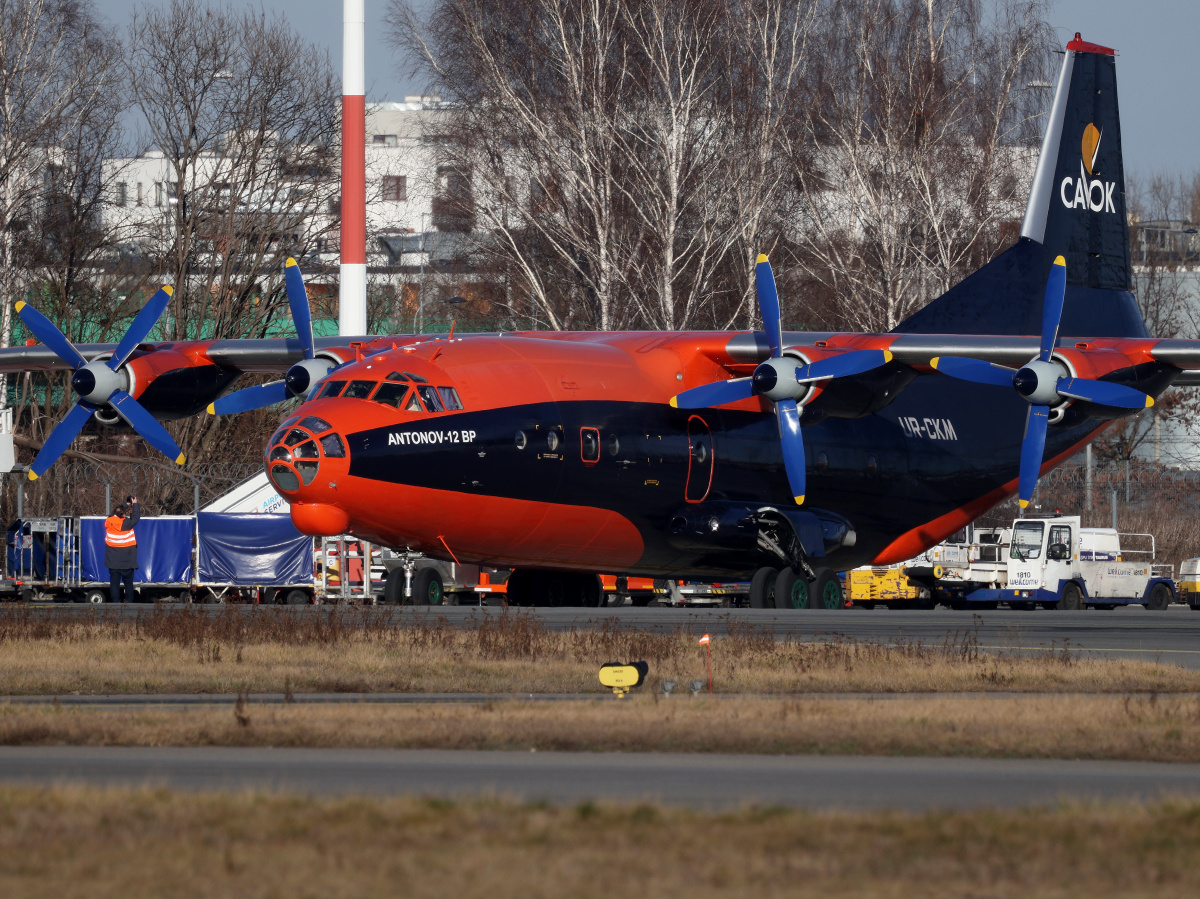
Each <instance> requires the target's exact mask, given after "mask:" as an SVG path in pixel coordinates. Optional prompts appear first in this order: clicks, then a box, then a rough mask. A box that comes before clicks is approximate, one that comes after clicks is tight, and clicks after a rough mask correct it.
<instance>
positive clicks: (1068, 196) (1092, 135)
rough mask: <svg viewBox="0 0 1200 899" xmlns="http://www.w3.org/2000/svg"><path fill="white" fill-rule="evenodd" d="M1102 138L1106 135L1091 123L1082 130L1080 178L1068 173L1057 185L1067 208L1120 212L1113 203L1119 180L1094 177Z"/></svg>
mask: <svg viewBox="0 0 1200 899" xmlns="http://www.w3.org/2000/svg"><path fill="white" fill-rule="evenodd" d="M1101 137H1103V134H1102V133H1101V132H1100V131H1099V129H1097V128H1096V126H1095V125H1093V124H1091V123H1089V124H1088V126H1087V127H1086V128H1084V129H1083V146H1082V147H1081V149H1080V155H1081V157H1082V158H1081V159H1080V162H1079V177H1078V178H1077V179H1076V178H1072V177H1071V176H1070V175H1068V176H1067V177H1065V178H1063V179H1062V184H1060V185H1059V188H1058V194H1059V196H1060V197H1062V202H1063V205H1064V206H1066V207H1067V208H1068V209H1090V210H1092V212H1112V213H1114V214H1115V213H1116V211H1117V209H1116V207H1115V206H1114V205H1113V191H1114V190H1115V189H1116V186H1117V182H1115V181H1102V180H1101V179H1099V178H1092V177H1091V176H1092V175H1094V174H1095V173H1096V172H1095V168H1096V154H1097V153H1099V152H1100V138H1101ZM1072 188H1073V189H1072Z"/></svg>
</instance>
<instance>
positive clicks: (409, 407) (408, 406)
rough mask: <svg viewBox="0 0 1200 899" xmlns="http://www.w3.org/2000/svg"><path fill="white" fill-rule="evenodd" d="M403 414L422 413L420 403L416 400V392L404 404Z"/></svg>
mask: <svg viewBox="0 0 1200 899" xmlns="http://www.w3.org/2000/svg"><path fill="white" fill-rule="evenodd" d="M404 411H405V412H424V411H425V410H424V409H422V408H421V401H420V400H419V399H417V392H416V391H415V390H414V391H413V392H412V394H411V395H410V396H409V398H408V402H407V403H405V404H404Z"/></svg>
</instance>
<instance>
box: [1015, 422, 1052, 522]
mask: <svg viewBox="0 0 1200 899" xmlns="http://www.w3.org/2000/svg"><path fill="white" fill-rule="evenodd" d="M1049 422H1050V407H1049V406H1030V407H1029V414H1028V416H1026V418H1025V437H1024V439H1022V440H1021V476H1020V479H1019V480H1018V481H1017V500H1018V501H1019V502H1020V504H1021V508H1022V509H1024V508H1025V507H1026V506H1028V505H1029V501H1030V500H1031V499H1033V491H1034V488H1036V487H1037V479H1038V472H1039V471H1040V470H1041V468H1042V454H1043V453H1044V452H1045V451H1046V427H1047V425H1048V424H1049Z"/></svg>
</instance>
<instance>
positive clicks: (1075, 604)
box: [1055, 584, 1083, 612]
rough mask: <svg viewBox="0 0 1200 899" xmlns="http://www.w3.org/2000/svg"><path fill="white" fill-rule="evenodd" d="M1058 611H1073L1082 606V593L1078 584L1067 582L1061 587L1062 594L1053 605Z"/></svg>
mask: <svg viewBox="0 0 1200 899" xmlns="http://www.w3.org/2000/svg"><path fill="white" fill-rule="evenodd" d="M1055 608H1057V609H1058V610H1059V611H1060V612H1074V611H1077V610H1079V609H1082V608H1083V594H1082V593H1081V592H1080V591H1079V585H1078V584H1067V585H1066V586H1065V587H1063V591H1062V596H1060V597H1059V599H1058V604H1057V605H1056V606H1055Z"/></svg>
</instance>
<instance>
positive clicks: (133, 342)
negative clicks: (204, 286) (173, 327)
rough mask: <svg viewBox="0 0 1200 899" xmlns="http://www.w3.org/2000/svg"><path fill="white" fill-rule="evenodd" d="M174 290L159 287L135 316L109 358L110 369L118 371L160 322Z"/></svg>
mask: <svg viewBox="0 0 1200 899" xmlns="http://www.w3.org/2000/svg"><path fill="white" fill-rule="evenodd" d="M174 292H175V291H174V290H173V289H172V288H171V287H162V288H159V290H158V291H157V292H156V293H155V294H154V296H152V297H151V298H150V302H148V303H147V304H146V305H145V306H143V307H142V310H141V312H139V313H138V314H137V315H136V316H134V319H133V324H131V325H130V326H129V330H128V331H126V332H125V336H124V337H122V338H121V342H120V343H118V344H117V348H116V349H115V350H114V351H113V354H112V357H111V358H110V359H109V360H108V367H109V368H110V369H112V370H113V371H116V370H117V369H118V368H120V367H121V366H122V365H124V364H125V363H126V362H128V361H129V357H130V356H132V355H133V351H134V350H136V349H137V347H138V344H139V343H141V342H142V341H143V340H145V339H146V337H147V336H149V334H150V331H151V330H153V328H154V326H155V325H156V324H158V320H159V318H161V317H162V314H163V310H164V309H166V308H167V303H169V302H171V295H172V294H173V293H174Z"/></svg>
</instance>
